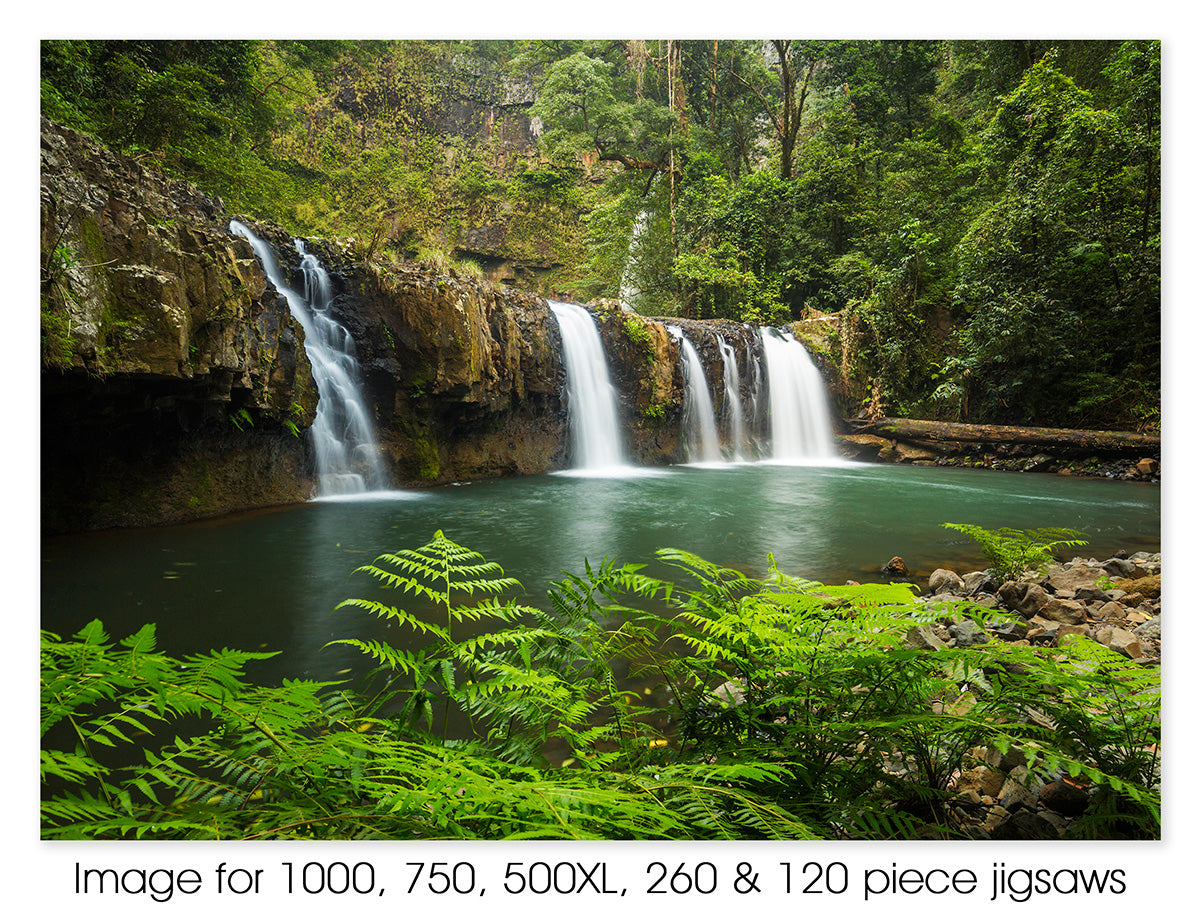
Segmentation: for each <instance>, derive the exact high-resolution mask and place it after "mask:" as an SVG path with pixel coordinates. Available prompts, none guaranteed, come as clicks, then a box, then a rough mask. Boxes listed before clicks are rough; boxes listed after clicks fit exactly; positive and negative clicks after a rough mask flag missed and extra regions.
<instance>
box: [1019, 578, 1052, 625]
mask: <svg viewBox="0 0 1200 916" xmlns="http://www.w3.org/2000/svg"><path fill="white" fill-rule="evenodd" d="M1049 600H1050V596H1049V595H1048V594H1046V590H1045V589H1044V588H1042V587H1041V586H1040V585H1035V584H1033V583H1030V584H1029V586H1028V587H1027V588H1026V589H1025V594H1024V596H1023V597H1022V598H1021V601H1020V603H1019V604H1018V605H1017V611H1018V613H1020V614H1021V616H1022V617H1025V618H1026V619H1028V618H1031V617H1034V616H1036V615H1037V614H1038V613H1039V612H1040V611H1041V609H1042V608H1043V607H1045V605H1046V602H1048V601H1049Z"/></svg>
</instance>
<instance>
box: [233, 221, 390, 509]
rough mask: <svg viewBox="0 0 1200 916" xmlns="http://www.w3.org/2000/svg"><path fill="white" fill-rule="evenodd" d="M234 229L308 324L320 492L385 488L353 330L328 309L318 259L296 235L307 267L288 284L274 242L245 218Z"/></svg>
mask: <svg viewBox="0 0 1200 916" xmlns="http://www.w3.org/2000/svg"><path fill="white" fill-rule="evenodd" d="M229 230H230V232H232V233H234V234H235V235H240V236H242V237H243V238H245V239H246V240H247V241H249V242H250V245H251V247H252V248H253V249H254V253H255V254H256V255H258V259H259V261H261V262H262V265H263V270H264V271H265V272H266V274H267V278H268V279H269V280H270V281H271V283H272V284H273V285H274V286H275V288H276V289H277V290H278V291H279V293H280V295H282V296H283V297H284V298H285V299H287V302H288V307H289V308H290V309H291V313H292V316H293V317H294V318H295V319H296V320H297V321H299V322H300V325H301V327H303V328H304V352H305V353H306V354H307V355H308V361H309V362H310V363H311V364H312V373H313V381H314V382H315V383H316V386H317V392H318V395H319V400H318V402H317V415H316V419H315V420H314V421H313V424H312V427H311V428H310V430H309V435H310V441H311V442H312V447H313V453H314V456H315V458H316V463H317V474H318V483H317V492H316V496H318V497H327V496H343V495H347V494H352V493H364V492H368V491H374V490H381V489H386V488H387V487H388V484H389V479H388V473H387V470H386V468H385V467H384V465H383V461H382V459H381V457H380V452H379V445H378V442H377V441H376V437H375V424H374V421H373V418H372V417H371V414H370V411H369V410H368V407H367V403H366V400H365V399H364V397H363V392H362V380H361V378H360V374H359V368H358V359H357V357H356V355H355V348H354V341H353V339H352V338H351V337H350V334H349V332H347V330H346V329H345V328H344V327H342V325H341V324H339V323H338V322H337V321H336V320H335V319H334V318H333V317H332V316H331V315H330V314H329V306H330V304H331V303H332V301H333V288H332V285H331V283H330V281H329V274H328V273H326V271H325V269H324V268H323V267H322V266H321V263H320V261H318V260H317V258H316V257H315V256H314V255H312V254H309V253H307V252H305V250H304V244H303V243H302V242H301V241H299V240H296V241H295V245H296V250H297V251H298V252H299V253H300V256H301V262H300V266H301V269H302V270H303V272H304V292H302V293H301V292H299V291H297V290H294V289H292V288H291V287H290V286H288V284H287V282H286V281H285V279H284V275H283V271H282V270H280V268H279V262H278V261H277V260H276V259H275V253H274V251H273V250H272V249H271V246H270V245H269V244H268V243H266V242H265V241H263V240H262V239H260V238H259V237H258V236H256V235H255V234H254V233H253V232H252V231H251V230H250V229H249V228H248V227H247V226H245V225H244V224H243V223H240V222H238V221H237V220H234V221H233V222H231V223H230V224H229Z"/></svg>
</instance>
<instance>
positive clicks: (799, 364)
mask: <svg viewBox="0 0 1200 916" xmlns="http://www.w3.org/2000/svg"><path fill="white" fill-rule="evenodd" d="M762 344H763V359H764V361H765V362H766V368H767V397H768V399H769V400H768V404H769V406H768V411H769V413H770V426H771V457H772V458H773V459H774V460H776V461H783V462H793V461H811V460H824V459H829V458H833V457H835V451H834V446H833V429H832V424H831V422H830V419H829V408H828V407H827V406H826V404H825V384H824V381H823V380H822V378H821V373H820V372H819V371H818V370H817V367H816V366H815V365H814V364H813V361H812V359H811V358H810V357H809V355H808V351H807V350H805V349H804V346H803V344H801V343H800V342H799V341H798V340H796V339H795V338H794V337H792V335H791V334H789V333H787V332H786V331H779V330H776V329H774V328H763V329H762Z"/></svg>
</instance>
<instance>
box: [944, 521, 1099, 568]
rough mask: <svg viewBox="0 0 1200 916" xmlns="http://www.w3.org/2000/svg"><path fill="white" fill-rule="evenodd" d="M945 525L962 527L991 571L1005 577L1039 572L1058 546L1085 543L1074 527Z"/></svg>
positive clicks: (947, 526)
mask: <svg viewBox="0 0 1200 916" xmlns="http://www.w3.org/2000/svg"><path fill="white" fill-rule="evenodd" d="M942 527H943V528H951V529H953V530H955V531H961V532H962V533H963V534H965V535H967V536H968V537H969V538H971V540H973V541H974V542H975V543H976V544H978V545H979V547H980V548H981V549H982V550H983V553H984V556H986V557H987V560H988V563H989V564H991V568H992V571H993V572H994V573H995V574H996V576H997V577H998V578H1000V579H1001V580H1002V581H1007V580H1009V579H1020V578H1021V576H1022V575H1024V574H1025V573H1026V572H1033V573H1040V572H1041V571H1042V570H1043V569H1045V568H1046V567H1047V566H1049V565H1050V563H1051V562H1052V561H1053V554H1052V551H1053V550H1055V549H1056V548H1058V547H1082V546H1084V545H1085V544H1087V541H1086V540H1085V539H1084V537H1083V533H1082V532H1079V531H1075V530H1073V529H1071V528H1033V529H1030V530H1028V531H1018V530H1017V529H1015V528H997V529H995V530H988V529H986V528H980V527H979V526H978V525H960V524H954V523H950V522H947V523H946V524H944V525H943V526H942Z"/></svg>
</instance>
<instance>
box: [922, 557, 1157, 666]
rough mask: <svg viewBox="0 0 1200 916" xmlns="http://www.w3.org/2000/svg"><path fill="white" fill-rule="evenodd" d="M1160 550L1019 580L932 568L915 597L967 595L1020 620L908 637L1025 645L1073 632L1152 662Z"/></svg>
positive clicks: (930, 643) (932, 644)
mask: <svg viewBox="0 0 1200 916" xmlns="http://www.w3.org/2000/svg"><path fill="white" fill-rule="evenodd" d="M1161 566H1162V555H1161V554H1157V553H1155V554H1151V553H1147V552H1145V551H1139V552H1138V553H1135V554H1133V556H1125V555H1118V556H1114V557H1110V558H1109V559H1107V560H1103V561H1098V560H1094V559H1082V558H1078V557H1077V558H1075V559H1073V560H1070V561H1069V562H1067V563H1065V564H1062V565H1055V566H1051V567H1050V568H1049V569H1048V570H1047V571H1045V572H1044V573H1041V574H1036V575H1034V574H1031V575H1027V576H1025V577H1024V578H1023V579H1022V580H1020V581H1017V580H1009V581H1007V582H998V581H997V580H996V579H995V577H994V576H993V575H992V574H991V573H990V571H982V572H969V573H967V574H966V575H965V576H959V575H958V574H957V573H955V572H953V571H952V570H948V569H935V570H934V571H933V573H932V574H931V575H930V577H929V591H928V594H926V595H924V596H923V597H922V598H921V599H920V600H922V601H926V602H936V601H944V600H947V599H960V598H965V599H970V600H971V601H972V602H973V603H974V604H976V605H979V606H981V607H985V608H986V607H995V608H1004V609H1007V610H1010V611H1015V612H1016V613H1017V616H1019V617H1020V618H1022V622H1016V621H1011V620H1009V621H997V622H996V623H994V624H990V625H989V626H988V628H987V630H986V631H984V630H980V629H979V628H978V627H977V626H975V625H974V624H972V623H970V622H969V621H968V622H964V623H961V624H956V625H953V626H940V627H938V626H935V627H922V628H920V630H921V632H920V633H917V634H914V635H912V636H911V637H910V639H911V640H913V641H915V642H919V643H920V644H921V645H924V646H926V647H928V648H932V649H936V648H937V647H938V646H939V645H957V646H964V645H979V644H981V643H984V642H986V641H987V640H989V639H1003V640H1006V641H1009V642H1020V643H1023V644H1027V645H1035V646H1037V645H1040V646H1046V645H1051V646H1057V645H1059V644H1060V643H1061V642H1062V641H1063V640H1064V639H1066V638H1068V637H1070V636H1075V635H1078V636H1086V637H1087V638H1089V639H1094V640H1096V641H1097V642H1099V643H1101V644H1103V645H1105V646H1108V647H1109V648H1111V649H1114V650H1116V651H1117V652H1120V653H1121V654H1123V655H1125V656H1126V657H1127V658H1131V659H1136V660H1138V661H1139V662H1141V663H1144V664H1157V662H1158V660H1159V657H1160V652H1161V635H1162V627H1161V623H1160V616H1161V611H1162V600H1161V591H1162V573H1161Z"/></svg>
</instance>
